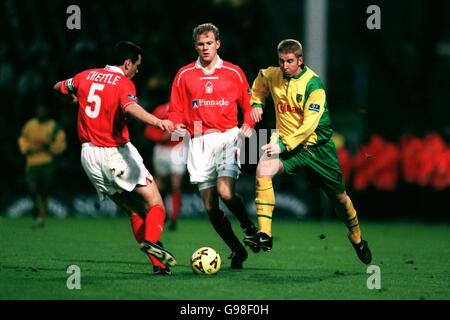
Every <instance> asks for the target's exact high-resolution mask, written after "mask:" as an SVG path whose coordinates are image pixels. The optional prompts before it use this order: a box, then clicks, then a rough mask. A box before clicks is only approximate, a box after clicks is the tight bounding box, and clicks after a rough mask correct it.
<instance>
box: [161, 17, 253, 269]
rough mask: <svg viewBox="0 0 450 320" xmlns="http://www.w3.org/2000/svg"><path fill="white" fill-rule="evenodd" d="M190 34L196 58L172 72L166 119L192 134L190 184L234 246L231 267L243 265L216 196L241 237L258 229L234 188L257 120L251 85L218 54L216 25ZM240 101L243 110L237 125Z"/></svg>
mask: <svg viewBox="0 0 450 320" xmlns="http://www.w3.org/2000/svg"><path fill="white" fill-rule="evenodd" d="M193 38H194V47H195V50H196V51H197V53H198V59H197V61H195V62H192V63H190V64H188V65H187V66H185V67H183V68H181V69H180V70H179V71H178V73H177V75H176V76H175V79H174V81H173V84H172V91H171V96H170V107H169V114H168V119H169V120H171V121H172V122H173V123H174V124H175V127H176V130H175V133H177V134H179V135H181V136H183V135H185V134H186V133H187V132H188V133H189V134H190V136H191V137H192V139H190V141H189V152H188V163H187V167H188V171H189V175H190V180H191V183H193V184H197V185H198V189H199V191H200V196H201V198H202V201H203V205H204V207H205V209H206V212H207V214H208V217H209V220H210V222H211V224H212V225H213V227H214V229H215V230H216V232H217V233H218V234H219V235H220V237H221V238H222V239H223V240H224V241H225V243H226V244H227V245H228V246H229V247H230V249H231V251H232V253H231V256H230V258H231V268H233V269H242V267H243V262H244V261H245V260H246V259H247V256H248V254H247V251H246V250H245V248H244V246H243V245H242V244H241V242H240V241H239V239H238V238H237V237H236V235H235V234H234V232H233V229H232V228H231V224H230V222H229V220H228V218H227V217H226V216H225V214H224V212H223V211H222V210H221V209H220V207H219V198H220V199H222V201H223V202H224V203H225V205H226V206H227V207H228V208H229V209H230V211H231V212H232V213H233V214H234V215H235V216H236V217H237V219H238V220H239V222H240V225H241V227H242V228H243V230H244V232H245V236H252V235H254V234H255V233H256V228H255V226H254V224H253V222H252V221H251V220H250V218H249V217H248V214H247V210H246V209H245V206H244V204H243V202H242V200H241V198H240V197H239V195H238V194H237V193H236V191H235V180H237V179H238V177H239V173H240V163H239V151H240V145H241V143H242V136H245V137H250V136H251V134H252V131H253V130H252V128H253V127H254V125H255V123H254V121H253V120H252V118H251V116H250V111H251V106H250V87H249V84H248V82H247V78H246V77H245V74H244V72H243V71H242V70H241V68H239V67H238V66H236V65H233V64H231V63H229V62H226V61H223V60H222V59H221V58H220V57H219V56H218V54H217V50H218V49H219V47H220V39H219V29H218V28H217V27H216V26H214V25H213V24H211V23H206V24H202V25H199V26H197V27H196V28H195V29H194V30H193ZM238 105H239V106H240V107H241V108H242V109H243V112H244V123H243V124H242V126H241V128H240V129H239V128H238V127H237V125H238V118H237V116H238V108H237V106H238Z"/></svg>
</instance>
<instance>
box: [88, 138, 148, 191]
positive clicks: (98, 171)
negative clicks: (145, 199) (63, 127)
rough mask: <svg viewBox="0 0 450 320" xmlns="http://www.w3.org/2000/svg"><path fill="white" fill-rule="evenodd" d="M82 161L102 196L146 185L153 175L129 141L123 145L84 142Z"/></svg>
mask: <svg viewBox="0 0 450 320" xmlns="http://www.w3.org/2000/svg"><path fill="white" fill-rule="evenodd" d="M81 164H82V166H83V169H84V171H85V172H86V174H87V176H88V177H89V180H91V182H92V184H93V185H94V187H95V189H96V190H97V193H98V196H99V198H100V200H104V199H105V197H106V196H107V195H113V194H115V193H116V192H118V193H121V192H122V191H123V190H126V191H129V192H131V191H133V190H134V188H135V187H136V186H137V185H141V186H145V185H146V184H147V179H149V180H150V181H153V177H152V175H151V174H150V172H149V171H148V170H147V168H146V167H145V165H144V161H143V159H142V157H141V155H140V154H139V152H138V150H137V149H136V148H135V147H134V146H133V145H132V144H131V142H128V143H126V144H124V145H122V146H120V147H97V146H94V145H93V144H91V143H83V144H82V146H81Z"/></svg>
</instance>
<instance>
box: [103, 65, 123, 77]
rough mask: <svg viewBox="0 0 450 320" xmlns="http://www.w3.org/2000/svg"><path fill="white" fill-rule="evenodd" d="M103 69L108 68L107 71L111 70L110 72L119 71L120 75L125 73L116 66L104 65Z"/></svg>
mask: <svg viewBox="0 0 450 320" xmlns="http://www.w3.org/2000/svg"><path fill="white" fill-rule="evenodd" d="M105 69H106V70H108V71H111V72H115V73H120V74H121V75H125V73H124V72H123V70H122V69H120V68H119V67H117V66H110V65H106V67H105Z"/></svg>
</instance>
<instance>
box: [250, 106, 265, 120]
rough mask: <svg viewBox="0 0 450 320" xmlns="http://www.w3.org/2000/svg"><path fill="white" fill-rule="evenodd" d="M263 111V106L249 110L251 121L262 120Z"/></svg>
mask: <svg viewBox="0 0 450 320" xmlns="http://www.w3.org/2000/svg"><path fill="white" fill-rule="evenodd" d="M263 113H264V110H263V108H253V109H252V111H251V112H250V116H251V117H252V119H253V121H255V122H260V121H261V120H262V114H263Z"/></svg>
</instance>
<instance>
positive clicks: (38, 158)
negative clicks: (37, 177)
mask: <svg viewBox="0 0 450 320" xmlns="http://www.w3.org/2000/svg"><path fill="white" fill-rule="evenodd" d="M18 143H19V148H20V151H21V152H22V154H23V155H25V156H26V159H27V160H26V161H27V162H26V165H27V167H30V166H36V165H43V164H47V163H50V162H52V161H53V158H54V156H55V155H58V154H60V153H62V152H63V151H64V150H65V149H66V134H65V132H64V130H63V129H62V128H61V127H60V126H59V125H58V124H57V123H56V122H55V121H54V120H47V121H44V122H40V121H39V120H38V119H37V118H32V119H31V120H29V121H28V122H27V123H26V124H25V126H24V127H23V129H22V134H21V135H20V137H19V139H18Z"/></svg>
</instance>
